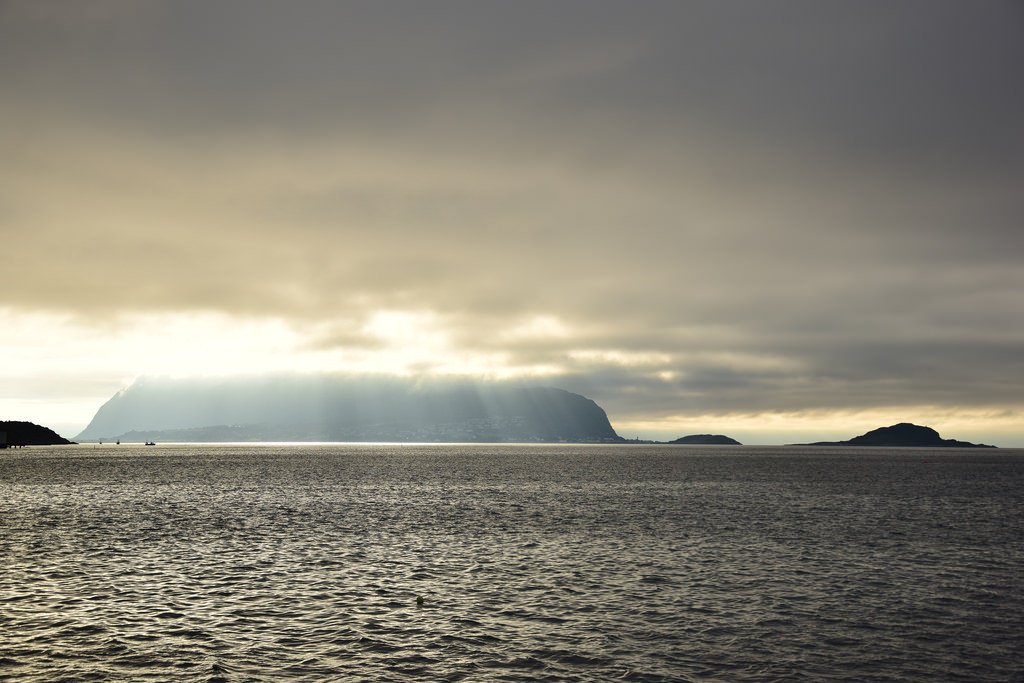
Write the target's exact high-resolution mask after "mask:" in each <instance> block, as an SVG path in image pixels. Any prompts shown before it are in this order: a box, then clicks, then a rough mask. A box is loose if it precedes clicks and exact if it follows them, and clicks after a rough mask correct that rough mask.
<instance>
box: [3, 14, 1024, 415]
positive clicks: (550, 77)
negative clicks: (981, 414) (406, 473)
mask: <svg viewBox="0 0 1024 683" xmlns="http://www.w3.org/2000/svg"><path fill="white" fill-rule="evenodd" d="M55 7H59V8H60V9H61V11H56V10H54V8H55ZM72 13H73V17H72ZM0 19H2V21H0V81H2V83H3V85H4V91H5V96H4V98H3V101H2V102H0V116H2V117H3V118H4V120H5V121H6V122H8V124H9V125H4V126H2V127H0V239H2V243H3V245H4V254H5V257H6V258H5V262H4V274H5V284H4V287H3V288H2V289H0V305H2V306H5V307H8V309H10V310H13V311H20V312H22V313H26V312H29V313H30V312H33V311H49V312H53V313H59V314H61V315H63V314H67V315H71V316H77V320H79V321H80V322H81V321H85V322H84V323H82V324H83V325H85V326H86V327H88V326H89V325H91V324H94V323H95V321H97V320H100V321H103V320H108V319H112V318H114V317H119V316H121V317H124V316H127V317H129V318H132V316H134V318H133V319H135V320H139V321H142V320H146V319H147V318H146V316H149V315H155V314H160V315H168V316H196V315H198V316H203V315H208V316H223V317H225V318H227V319H238V320H251V319H262V320H264V321H269V322H267V323H266V324H268V325H271V326H274V325H277V326H280V328H281V329H286V330H287V334H286V335H285V336H286V337H287V339H288V340H291V341H289V342H288V344H290V346H288V348H289V351H288V353H293V354H295V357H296V358H300V357H301V358H305V359H306V360H304V361H302V363H305V362H307V361H308V358H309V356H307V355H304V354H313V353H317V354H321V355H320V356H319V357H320V358H325V357H330V358H335V355H338V354H340V355H342V356H346V357H348V358H349V359H361V360H363V361H365V362H367V363H371V360H372V359H373V358H378V359H379V358H381V357H382V356H380V354H382V353H384V351H385V350H387V348H390V350H391V352H394V351H395V349H394V345H393V344H392V345H391V347H389V345H388V344H387V343H385V342H384V340H382V339H380V338H379V335H378V336H377V337H375V336H374V335H373V334H372V333H371V332H372V328H373V321H374V320H378V321H379V320H380V317H379V316H381V315H387V314H391V315H399V316H412V318H410V319H415V320H421V321H422V320H428V321H430V324H429V325H428V327H429V328H430V329H429V330H428V331H424V330H423V329H419V328H416V329H413V328H410V329H407V330H406V332H405V337H406V342H405V343H406V344H407V346H408V347H409V348H408V349H407V350H406V352H405V354H406V355H405V356H403V357H404V358H406V360H408V362H409V363H410V364H412V365H414V366H415V367H416V368H419V369H421V370H430V369H432V368H433V369H436V368H448V369H449V370H454V369H458V368H462V369H464V370H468V369H476V370H477V371H481V372H483V371H484V370H485V369H486V368H488V367H490V368H491V370H492V371H494V372H504V373H514V372H522V373H534V374H541V375H544V376H547V377H551V376H557V377H559V378H561V379H560V380H559V382H564V383H566V384H569V385H571V386H570V388H572V387H578V388H580V389H582V390H585V391H584V393H587V394H588V395H592V396H593V397H594V398H597V399H598V400H600V401H601V402H602V404H606V403H609V404H611V406H612V407H610V408H609V409H610V410H612V408H614V410H615V411H616V412H618V413H619V414H623V415H630V416H633V417H634V418H635V419H638V420H639V419H640V418H641V417H642V416H643V415H652V416H653V415H678V414H683V413H689V414H702V412H701V411H708V410H713V411H719V412H721V413H723V414H724V413H726V412H730V411H732V412H733V413H735V412H737V411H770V410H778V411H800V410H810V409H814V408H819V407H829V408H834V409H842V408H844V407H848V408H851V409H852V408H856V409H861V408H865V409H866V408H869V407H871V406H896V405H923V404H927V405H942V406H992V405H1010V404H1012V405H1019V398H1017V397H1019V395H1020V386H1019V382H1017V381H1015V380H1014V379H1013V378H1014V377H1020V376H1024V375H1022V374H1021V373H1020V371H1019V370H1020V368H1019V362H1018V361H1017V360H1016V355H1015V353H1014V351H1015V350H1016V349H1019V348H1020V345H1021V342H1022V341H1024V328H1022V327H1021V322H1020V316H1019V314H1018V308H1019V297H1020V292H1021V291H1022V290H1024V275H1022V272H1024V271H1022V269H1021V268H1020V254H1021V253H1022V247H1024V244H1022V243H1021V239H1022V238H1021V231H1020V220H1021V217H1022V216H1024V198H1022V196H1021V193H1020V191H1019V189H1020V186H1021V181H1022V180H1024V134H1022V132H1021V128H1020V125H1019V121H1020V120H1024V85H1022V84H1021V81H1020V79H1019V74H1018V73H1017V69H1015V68H1014V66H1015V65H1017V64H1020V63H1021V58H1022V57H1024V40H1021V38H1022V35H1021V34H1022V32H1024V19H1022V15H1021V11H1020V9H1019V7H1017V6H1016V5H1014V4H1012V3H984V4H974V3H970V4H969V3H959V2H927V3H923V2H904V3H898V4H892V3H866V4H865V3H858V4H849V5H847V4H841V3H820V2H791V3H785V4H772V5H764V6H751V5H749V4H748V3H729V2H726V3H723V2H717V1H716V2H697V3H685V4H680V3H675V2H666V3H658V2H652V3H644V5H643V6H642V7H638V6H635V5H627V4H617V3H601V2H585V3H572V2H568V3H558V4H557V5H551V4H550V3H530V2H526V3H480V2H452V3H435V4H431V5H430V6H429V7H428V6H424V5H422V4H420V3H346V4H344V5H339V4H336V3H321V2H306V3H300V4H299V5H297V6H296V5H291V4H289V5H287V6H286V5H283V4H280V3H259V2H257V3H249V2H246V3H233V2H220V3H215V4H212V5H211V4H209V3H199V2H173V3H163V2H153V3H120V2H109V3H90V4H89V5H88V7H85V6H83V7H78V5H75V8H74V9H72V8H71V7H70V6H67V5H63V4H62V5H59V6H58V5H51V4H48V3H34V2H33V3H19V2H8V3H4V4H3V5H0ZM389 312H390V313H389ZM90 321H92V322H90ZM76 324H77V323H76ZM368 326H369V327H368ZM75 329H78V328H75ZM275 329H276V328H275ZM282 334H284V333H282ZM423 335H428V336H430V335H433V336H430V339H431V340H433V341H431V343H430V344H426V345H421V349H420V351H421V352H420V353H419V355H417V356H416V358H417V359H418V360H416V362H415V363H413V361H412V360H411V359H412V358H413V356H414V355H415V354H413V353H412V349H413V347H415V346H416V340H417V339H418V338H420V337H422V336H423ZM438 340H443V343H441V342H440V341H438ZM74 343H75V342H74V341H69V344H74ZM195 343H196V344H201V343H202V342H201V340H196V342H195ZM426 351H431V353H427V352H426ZM55 353H61V352H59V351H55ZM63 353H67V354H69V357H72V356H73V357H75V358H78V356H77V354H74V353H72V352H63ZM332 354H334V355H332ZM395 358H396V357H395V356H392V357H391V359H392V360H395ZM296 363H297V364H301V363H300V362H299V361H298V360H296ZM412 365H410V366H409V367H412ZM108 371H109V369H105V370H104V371H103V372H108ZM135 371H136V369H135V368H133V369H132V370H131V371H130V372H128V373H127V374H128V375H129V376H130V375H131V374H133V373H134V372H135ZM139 371H144V368H143V369H139ZM97 372H98V371H97ZM40 376H42V375H40Z"/></svg>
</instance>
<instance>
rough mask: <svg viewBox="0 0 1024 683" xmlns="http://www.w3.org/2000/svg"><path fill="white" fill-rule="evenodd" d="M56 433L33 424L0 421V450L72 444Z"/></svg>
mask: <svg viewBox="0 0 1024 683" xmlns="http://www.w3.org/2000/svg"><path fill="white" fill-rule="evenodd" d="M72 443H74V441H68V440H67V439H65V438H64V437H63V436H61V435H60V434H58V433H57V432H55V431H53V430H52V429H49V428H47V427H42V426H40V425H37V424H35V423H33V422H18V421H14V420H12V421H4V420H0V448H16V447H19V446H62V445H65V444H72Z"/></svg>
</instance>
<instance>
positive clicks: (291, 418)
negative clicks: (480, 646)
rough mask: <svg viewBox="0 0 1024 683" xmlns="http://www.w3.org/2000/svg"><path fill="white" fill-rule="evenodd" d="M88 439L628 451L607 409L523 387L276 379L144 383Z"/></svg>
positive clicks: (105, 409) (117, 402)
mask: <svg viewBox="0 0 1024 683" xmlns="http://www.w3.org/2000/svg"><path fill="white" fill-rule="evenodd" d="M76 438H77V439H78V440H80V441H82V440H99V439H101V440H105V441H106V440H113V439H116V438H120V439H121V440H122V441H193V442H194V441H406V442H408V441H427V442H436V441H467V442H492V441H496V442H503V441H580V442H618V441H621V439H620V437H619V436H618V434H616V433H615V430H614V429H613V428H612V426H611V424H610V423H609V422H608V416H607V415H606V414H605V412H604V410H603V409H602V408H601V407H600V406H598V405H597V404H596V403H594V401H592V400H590V399H588V398H586V397H583V396H580V395H579V394H574V393H571V392H568V391H565V390H562V389H555V388H551V387H537V386H529V385H524V384H519V383H503V382H470V381H454V380H453V381H445V380H433V381H412V380H405V379H398V378H378V377H355V378H353V377H341V376H332V375H317V376H295V375H288V376H272V377H261V378H220V379H209V378H208V379H191V380H167V379H141V380H139V381H137V382H135V383H134V384H132V385H131V386H130V387H128V388H126V389H123V390H122V391H120V392H118V393H117V394H116V395H115V396H114V397H112V398H111V399H110V400H109V401H107V402H106V403H105V404H104V405H103V406H102V407H101V408H100V409H99V411H98V412H97V413H96V415H95V416H94V417H93V419H92V421H91V422H90V423H89V425H88V426H87V427H86V428H85V429H84V430H83V431H82V433H81V434H79V435H78V436H77V437H76Z"/></svg>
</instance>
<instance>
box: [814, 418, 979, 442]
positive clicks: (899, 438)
mask: <svg viewBox="0 0 1024 683" xmlns="http://www.w3.org/2000/svg"><path fill="white" fill-rule="evenodd" d="M804 445H807V446H887V447H919V448H925V447H928V448H995V446H989V445H987V444H977V443H969V442H967V441H957V440H956V439H943V438H942V437H941V436H939V433H938V432H937V431H935V430H934V429H932V428H931V427H922V426H920V425H915V424H910V423H909V422H901V423H899V424H894V425H892V426H890V427H879V428H878V429H873V430H871V431H870V432H867V433H866V434H861V435H860V436H855V437H853V438H852V439H849V440H848V441H819V442H817V443H812V444H804Z"/></svg>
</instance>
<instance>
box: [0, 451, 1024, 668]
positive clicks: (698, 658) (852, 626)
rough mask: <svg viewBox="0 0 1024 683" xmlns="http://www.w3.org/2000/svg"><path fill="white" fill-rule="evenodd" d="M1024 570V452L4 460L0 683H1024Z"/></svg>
mask: <svg viewBox="0 0 1024 683" xmlns="http://www.w3.org/2000/svg"><path fill="white" fill-rule="evenodd" d="M1022 568H1024V452H1021V451H1002V450H1001V451H975V450H971V451H953V452H951V451H927V450H902V451H882V450H877V449H846V450H830V451H829V450H822V449H812V448H803V449H785V448H742V449H728V448H725V449H715V448H707V447H704V448H700V447H698V448H694V447H641V446H632V447H600V446H598V447H588V446H569V447H555V446H543V447H542V446H482V445H477V446H442V445H437V446H422V447H419V446H404V447H401V446H379V445H372V446H370V445H367V446H339V445H331V446H194V445H190V446H157V447H150V448H143V447H129V446H118V447H105V446H104V447H97V446H75V447H54V448H35V449H26V450H23V451H5V452H3V453H0V678H3V679H11V680H22V679H32V680H46V681H56V680H61V679H64V680H83V679H95V680H111V679H112V680H145V679H150V680H197V681H198V680H201V681H214V680H216V681H236V680H237V681H242V680H279V679H282V678H292V679H305V680H325V679H333V680H338V679H352V680H368V679H369V680H372V679H384V680H418V679H425V680H470V681H477V680H580V681H584V680H585V681H591V680H651V681H657V680H680V681H687V680H694V681H771V680H808V681H821V680H849V681H855V680H856V681H870V680H878V681H897V680H898V681H914V680H916V681H939V680H944V681H949V680H964V681H986V680H991V681H1008V680H1010V681H1012V680H1024V569H1022ZM419 598H422V604H418V599H419Z"/></svg>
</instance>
